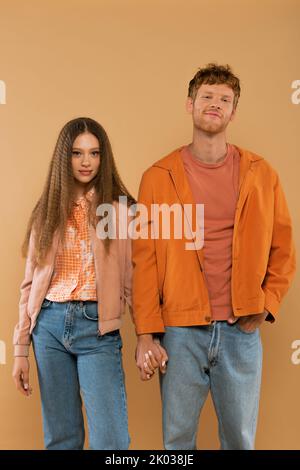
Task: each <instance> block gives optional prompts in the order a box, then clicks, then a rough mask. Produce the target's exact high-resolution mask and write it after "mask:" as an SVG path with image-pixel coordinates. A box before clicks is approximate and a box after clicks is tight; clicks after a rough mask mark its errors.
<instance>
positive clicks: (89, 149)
mask: <svg viewBox="0 0 300 470" xmlns="http://www.w3.org/2000/svg"><path fill="white" fill-rule="evenodd" d="M99 166H100V147H99V141H98V139H97V137H95V136H94V135H93V134H91V133H90V132H84V133H83V134H79V136H78V137H76V139H75V140H74V143H73V147H72V170H73V176H74V178H75V180H76V182H77V183H79V184H80V186H82V185H85V184H87V183H89V182H90V181H92V179H93V178H95V176H96V175H97V173H98V170H99Z"/></svg>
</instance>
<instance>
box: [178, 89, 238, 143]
mask: <svg viewBox="0 0 300 470" xmlns="http://www.w3.org/2000/svg"><path fill="white" fill-rule="evenodd" d="M233 102H234V93H233V90H232V89H231V88H230V87H229V86H227V85H217V84H215V85H207V84H203V85H201V86H200V87H199V88H198V91H197V95H196V98H195V100H194V101H193V100H192V98H188V99H187V104H186V108H187V111H188V113H190V114H191V115H192V117H193V123H194V127H195V129H198V130H202V131H204V132H206V133H208V134H219V133H221V132H224V131H225V129H226V127H227V126H228V124H229V122H230V121H232V119H233V118H234V115H235V109H234V108H233Z"/></svg>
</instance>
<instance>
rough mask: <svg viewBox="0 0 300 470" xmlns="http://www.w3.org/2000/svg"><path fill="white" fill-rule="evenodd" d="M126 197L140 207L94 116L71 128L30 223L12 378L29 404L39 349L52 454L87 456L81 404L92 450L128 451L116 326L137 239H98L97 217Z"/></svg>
mask: <svg viewBox="0 0 300 470" xmlns="http://www.w3.org/2000/svg"><path fill="white" fill-rule="evenodd" d="M119 196H127V201H128V204H131V203H134V202H135V201H134V199H133V198H132V196H131V195H130V194H129V192H128V191H127V189H126V188H125V186H124V184H123V183H122V181H121V179H120V177H119V175H118V172H117V169H116V165H115V162H114V158H113V154H112V150H111V145H110V142H109V139H108V137H107V134H106V132H105V130H104V129H103V128H102V126H101V125H100V124H98V123H97V122H96V121H94V120H92V119H89V118H78V119H74V120H72V121H70V122H68V123H67V124H66V125H65V126H64V127H63V129H62V131H61V132H60V135H59V137H58V141H57V144H56V147H55V150H54V154H53V158H52V161H51V163H50V168H49V172H48V178H47V181H46V184H45V187H44V190H43V193H42V195H41V197H40V199H39V200H38V203H37V204H36V206H35V208H34V210H33V212H32V215H31V218H30V221H29V225H28V230H27V234H26V238H25V242H24V245H23V250H24V252H25V253H26V254H27V260H26V269H25V278H24V281H23V282H22V285H21V299H20V304H19V322H18V324H17V326H16V328H15V332H14V345H15V353H14V354H15V362H14V370H13V377H14V380H15V384H16V387H17V389H18V390H19V391H20V392H21V393H23V394H24V395H26V396H29V395H30V394H31V392H32V390H31V387H30V386H29V361H28V353H29V345H30V342H31V339H32V342H33V349H34V355H35V359H36V363H37V370H38V378H39V385H40V392H41V401H42V414H43V426H44V441H45V447H46V449H82V448H83V445H84V437H85V433H84V424H83V416H82V401H81V398H82V399H83V402H84V406H85V409H86V414H87V420H88V431H89V448H90V449H127V448H128V446H129V435H128V425H127V406H126V392H125V386H124V374H123V368H122V357H121V348H122V342H121V337H120V333H119V328H120V325H121V315H122V313H123V311H124V306H125V301H126V302H127V303H128V304H129V306H131V270H132V267H131V241H130V239H129V238H128V237H127V239H126V238H124V239H118V238H114V239H109V238H107V239H105V240H103V239H101V238H99V237H98V231H97V224H98V222H99V220H100V218H99V217H98V216H97V215H96V208H97V207H98V206H99V205H100V204H104V203H105V204H112V207H113V208H114V209H115V210H116V211H117V213H118V211H119V209H120V203H119V202H118V201H119ZM122 204H123V202H122ZM123 209H124V208H123ZM126 209H127V207H126ZM117 219H118V218H117ZM102 220H103V219H102Z"/></svg>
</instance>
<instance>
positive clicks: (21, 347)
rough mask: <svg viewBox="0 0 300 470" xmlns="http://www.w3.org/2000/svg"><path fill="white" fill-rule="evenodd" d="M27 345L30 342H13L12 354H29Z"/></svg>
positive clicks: (28, 345)
mask: <svg viewBox="0 0 300 470" xmlns="http://www.w3.org/2000/svg"><path fill="white" fill-rule="evenodd" d="M29 347H30V344H15V346H14V356H15V357H17V356H24V357H28V356H29Z"/></svg>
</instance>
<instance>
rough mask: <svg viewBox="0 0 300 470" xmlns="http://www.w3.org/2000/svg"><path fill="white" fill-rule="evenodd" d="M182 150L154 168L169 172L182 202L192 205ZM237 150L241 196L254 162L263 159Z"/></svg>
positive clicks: (164, 159)
mask: <svg viewBox="0 0 300 470" xmlns="http://www.w3.org/2000/svg"><path fill="white" fill-rule="evenodd" d="M182 148H183V146H182V147H179V148H178V149H176V150H175V151H174V152H172V153H170V154H169V155H167V156H166V157H164V158H162V159H161V160H159V161H157V162H156V163H154V164H153V166H154V167H157V168H162V169H164V170H167V171H169V173H170V175H171V177H172V180H173V183H174V185H175V187H176V191H177V193H178V196H179V199H180V200H181V202H183V203H192V202H193V196H192V191H191V189H190V186H189V184H188V180H187V177H186V175H185V171H184V166H183V162H182V158H181V155H180V151H181V149H182ZM236 148H237V149H238V151H239V154H240V173H239V194H240V191H241V187H242V184H243V182H244V180H245V177H246V174H247V172H248V170H249V169H251V168H252V164H253V163H254V162H257V161H259V160H263V157H261V156H259V155H256V154H255V153H253V152H250V151H249V150H244V149H242V148H240V147H237V146H236Z"/></svg>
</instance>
